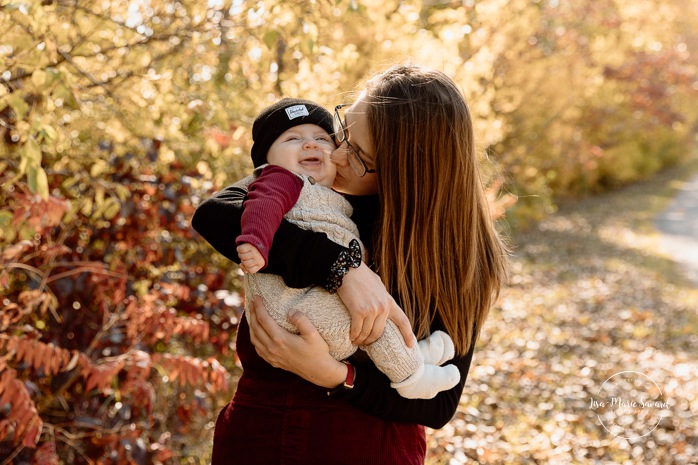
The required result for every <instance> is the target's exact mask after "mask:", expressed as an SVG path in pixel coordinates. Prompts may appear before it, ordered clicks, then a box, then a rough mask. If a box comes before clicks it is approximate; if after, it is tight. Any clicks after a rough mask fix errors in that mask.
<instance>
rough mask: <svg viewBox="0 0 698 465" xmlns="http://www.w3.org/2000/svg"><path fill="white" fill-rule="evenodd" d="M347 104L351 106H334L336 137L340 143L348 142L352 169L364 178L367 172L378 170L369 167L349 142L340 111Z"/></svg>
mask: <svg viewBox="0 0 698 465" xmlns="http://www.w3.org/2000/svg"><path fill="white" fill-rule="evenodd" d="M346 106H349V104H348V103H343V104H341V105H337V106H336V107H334V138H335V140H336V141H337V143H338V144H339V145H342V144H343V143H344V142H346V143H347V147H348V148H349V150H348V152H347V158H348V159H349V166H351V169H353V170H354V173H356V175H357V176H358V177H360V178H362V177H364V176H365V175H366V173H375V172H376V170H370V169H368V166H366V162H365V161H364V160H363V158H361V157H360V156H359V150H357V149H356V148H355V147H354V146H353V145H351V143H349V137H348V135H347V127H346V126H345V125H344V121H345V118H343V117H342V115H341V114H340V113H339V110H341V109H342V108H344V107H346Z"/></svg>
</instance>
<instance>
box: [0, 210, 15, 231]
mask: <svg viewBox="0 0 698 465" xmlns="http://www.w3.org/2000/svg"><path fill="white" fill-rule="evenodd" d="M13 218H14V215H13V214H12V212H8V211H0V228H4V227H5V226H7V225H8V224H10V223H12V219H13Z"/></svg>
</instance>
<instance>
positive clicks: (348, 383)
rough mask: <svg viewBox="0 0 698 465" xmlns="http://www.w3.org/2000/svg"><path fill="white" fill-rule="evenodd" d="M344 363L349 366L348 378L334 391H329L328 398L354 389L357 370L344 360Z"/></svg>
mask: <svg viewBox="0 0 698 465" xmlns="http://www.w3.org/2000/svg"><path fill="white" fill-rule="evenodd" d="M342 363H343V364H345V365H346V366H347V377H346V379H345V380H344V382H343V383H342V384H340V385H339V386H337V387H335V388H332V389H328V390H327V395H328V396H332V395H334V394H337V393H338V392H342V391H346V390H348V389H352V388H353V387H354V381H355V380H356V369H355V368H354V365H352V364H351V363H349V362H347V361H346V360H342Z"/></svg>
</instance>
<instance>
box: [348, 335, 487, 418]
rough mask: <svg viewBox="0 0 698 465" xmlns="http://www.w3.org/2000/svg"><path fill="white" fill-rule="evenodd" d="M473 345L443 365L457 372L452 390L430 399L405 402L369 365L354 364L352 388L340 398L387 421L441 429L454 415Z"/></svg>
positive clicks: (384, 378)
mask: <svg viewBox="0 0 698 465" xmlns="http://www.w3.org/2000/svg"><path fill="white" fill-rule="evenodd" d="M474 349H475V345H472V346H471V347H470V350H469V351H468V353H467V354H465V355H464V356H461V357H456V358H454V359H453V360H451V361H449V362H447V363H446V364H453V365H455V366H456V367H458V371H459V372H460V382H459V383H458V384H457V385H456V386H454V387H453V388H451V389H449V390H447V391H442V392H440V393H438V394H437V395H436V396H435V397H434V398H433V399H406V398H404V397H402V396H400V395H399V394H398V393H397V390H395V389H393V388H392V387H390V380H389V379H388V377H387V376H385V375H384V374H383V373H381V372H380V371H379V370H378V369H377V368H376V366H375V365H374V364H373V363H371V362H359V363H354V365H355V367H356V380H355V382H354V388H353V389H351V390H347V391H342V392H341V393H340V394H338V396H342V397H343V398H344V399H346V400H347V401H348V402H349V403H350V404H351V405H353V406H354V407H356V408H358V409H360V410H363V411H365V412H366V413H369V414H371V415H375V416H377V417H379V418H383V419H386V420H390V421H399V422H404V423H417V424H420V425H424V426H428V427H429V428H434V429H439V428H443V427H444V426H445V425H446V424H447V423H448V422H449V421H450V420H451V419H452V418H453V415H455V413H456V409H457V408H458V403H459V402H460V397H461V394H462V393H463V387H464V386H465V380H466V379H467V376H468V371H469V370H470V364H471V362H472V359H473V352H474Z"/></svg>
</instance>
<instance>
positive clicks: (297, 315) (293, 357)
mask: <svg viewBox="0 0 698 465" xmlns="http://www.w3.org/2000/svg"><path fill="white" fill-rule="evenodd" d="M247 317H248V323H249V325H250V339H251V341H252V344H254V347H255V350H256V351H257V353H258V354H259V356H260V357H262V358H263V359H264V360H266V361H267V363H269V364H270V365H271V366H273V367H276V368H281V369H283V370H286V371H290V372H292V373H295V374H297V375H298V376H300V377H301V378H303V379H305V380H307V381H310V382H311V383H313V384H315V385H317V386H322V387H326V388H333V387H335V386H339V385H340V384H342V382H344V380H345V379H346V376H347V367H346V365H344V364H343V363H341V362H338V361H337V360H335V359H334V358H332V356H331V355H330V349H329V347H328V346H327V343H326V342H325V340H324V339H323V338H322V336H320V333H318V331H317V329H315V326H313V324H312V323H311V322H310V320H309V319H308V317H306V316H305V315H304V314H303V313H302V312H300V311H296V310H292V311H291V312H289V315H288V319H289V321H291V323H293V324H294V325H295V326H296V328H298V331H299V332H300V335H296V334H291V333H289V332H288V331H286V330H285V329H284V328H282V327H281V326H279V325H278V324H277V323H276V321H274V319H273V318H272V317H271V316H270V315H269V312H267V309H266V308H265V307H264V303H263V301H262V299H261V298H260V297H256V298H255V300H254V304H253V305H252V306H251V307H250V309H249V311H248V312H247Z"/></svg>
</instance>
